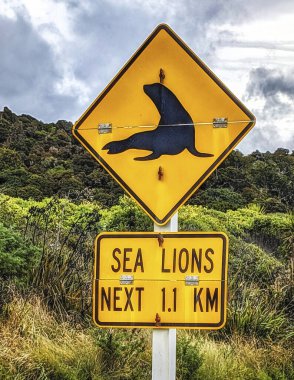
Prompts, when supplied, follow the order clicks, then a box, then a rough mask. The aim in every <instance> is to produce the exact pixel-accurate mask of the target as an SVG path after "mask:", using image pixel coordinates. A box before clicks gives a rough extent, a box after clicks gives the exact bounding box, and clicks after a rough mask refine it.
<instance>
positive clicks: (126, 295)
mask: <svg viewBox="0 0 294 380" xmlns="http://www.w3.org/2000/svg"><path fill="white" fill-rule="evenodd" d="M227 260H228V239H227V237H226V235H225V234H223V233H220V232H213V233H207V232H203V233H202V232H201V233H197V232H195V233H192V232H191V233H189V232H188V233H187V232H186V233H184V232H183V233H182V232H180V233H161V234H159V233H156V232H153V233H103V234H100V235H98V237H97V239H96V249H95V268H94V274H95V275H94V287H93V290H94V303H93V314H94V321H95V322H96V323H97V324H98V325H99V326H102V327H103V326H105V327H109V326H113V327H123V328H124V327H155V326H157V327H158V328H167V327H177V328H197V329H200V328H203V329H218V328H221V327H222V326H223V325H224V324H225V319H226V294H227Z"/></svg>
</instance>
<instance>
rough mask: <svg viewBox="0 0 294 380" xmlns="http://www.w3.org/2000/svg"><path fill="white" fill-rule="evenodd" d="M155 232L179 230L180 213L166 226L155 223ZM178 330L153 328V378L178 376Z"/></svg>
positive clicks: (167, 379) (169, 379)
mask: <svg viewBox="0 0 294 380" xmlns="http://www.w3.org/2000/svg"><path fill="white" fill-rule="evenodd" d="M154 231H155V232H178V213H175V214H174V216H173V217H172V218H171V219H170V221H169V222H168V223H167V224H166V225H164V226H158V225H157V224H155V223H154ZM176 341H177V330H176V329H166V330H156V329H154V330H153V334H152V380H175V378H176Z"/></svg>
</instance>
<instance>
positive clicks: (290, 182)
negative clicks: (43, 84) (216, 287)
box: [0, 108, 294, 212]
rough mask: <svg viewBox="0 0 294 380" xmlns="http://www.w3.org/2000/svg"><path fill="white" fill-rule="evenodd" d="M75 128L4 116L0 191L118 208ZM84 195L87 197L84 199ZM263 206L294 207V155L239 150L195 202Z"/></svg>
mask: <svg viewBox="0 0 294 380" xmlns="http://www.w3.org/2000/svg"><path fill="white" fill-rule="evenodd" d="M71 127H72V124H71V123H70V122H66V121H58V122H57V123H56V124H54V123H50V124H44V123H42V122H40V121H38V120H36V119H34V118H33V117H31V116H28V115H21V116H16V115H15V114H14V113H12V112H11V111H10V110H9V109H8V108H4V111H3V112H0V168H1V174H0V191H1V192H2V193H4V194H7V195H11V196H14V197H21V198H24V199H29V198H33V199H36V200H42V199H43V198H44V197H50V196H54V195H57V194H58V195H60V196H61V197H69V198H70V199H74V198H75V197H76V193H77V192H78V193H79V195H80V196H84V197H88V199H92V200H96V201H98V202H99V203H100V204H101V205H103V206H112V205H114V204H117V201H118V198H119V196H121V195H122V194H123V192H122V190H121V189H120V188H119V187H118V185H117V184H116V183H115V182H114V180H113V179H112V178H111V177H110V176H109V175H108V174H107V173H106V172H105V170H103V169H102V168H101V167H100V166H99V165H98V164H97V163H96V162H95V160H94V159H93V158H92V157H91V156H90V154H89V153H87V151H86V150H85V149H84V148H83V147H82V146H81V145H80V144H79V143H78V142H76V141H75V139H74V138H73V137H72V134H71ZM83 193H84V195H83ZM252 202H255V203H258V204H260V205H261V206H263V208H264V210H265V211H266V212H286V211H287V210H289V209H293V205H294V152H292V153H290V152H289V151H288V150H287V149H281V148H280V149H277V150H276V152H274V153H270V152H266V153H260V152H258V151H256V152H253V153H252V154H250V155H248V156H244V155H243V154H242V153H240V152H238V151H234V152H233V153H232V154H231V155H230V156H229V157H228V158H227V159H226V160H225V161H224V162H223V164H222V165H221V166H220V167H219V169H218V170H217V171H215V172H214V174H213V175H212V176H211V177H210V178H209V179H208V180H207V181H206V182H205V183H204V184H203V186H202V188H201V190H200V191H199V192H198V193H197V196H194V197H192V198H191V200H190V204H197V205H205V206H208V207H210V208H214V209H217V210H220V211H226V210H228V209H237V208H240V207H244V206H246V205H248V204H249V203H252Z"/></svg>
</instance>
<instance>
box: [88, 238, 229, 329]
mask: <svg viewBox="0 0 294 380" xmlns="http://www.w3.org/2000/svg"><path fill="white" fill-rule="evenodd" d="M160 233H161V234H162V236H163V237H164V238H181V239H187V238H221V239H222V240H223V252H222V278H221V302H220V308H221V316H220V321H219V322H218V323H160V327H161V328H187V329H188V328H196V329H197V328H198V329H201V328H206V329H209V328H210V329H218V328H220V327H222V326H223V324H224V322H225V315H226V313H225V311H226V295H225V287H226V285H227V284H226V262H227V252H228V238H227V236H226V235H225V234H223V233H220V232H216V233H191V232H186V233H185V232H160ZM158 235H159V232H157V233H156V232H150V233H144V232H142V233H117V234H116V233H111V234H105V233H101V234H99V235H98V236H97V239H96V244H95V264H94V278H93V296H94V297H93V298H94V299H93V320H94V322H95V324H97V325H98V326H99V327H120V328H128V327H133V328H140V327H144V328H146V327H149V328H156V322H155V321H154V322H127V323H126V322H101V321H99V312H98V299H99V277H100V276H99V274H100V272H99V269H100V266H99V264H100V263H99V258H100V242H101V240H102V239H121V238H124V239H125V238H138V239H145V238H148V239H150V238H151V239H152V238H153V239H157V238H158ZM157 328H158V327H157Z"/></svg>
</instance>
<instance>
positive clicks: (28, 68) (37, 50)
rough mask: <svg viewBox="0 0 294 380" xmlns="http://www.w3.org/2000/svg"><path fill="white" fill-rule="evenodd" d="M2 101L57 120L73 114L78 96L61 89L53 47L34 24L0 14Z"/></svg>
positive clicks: (22, 110)
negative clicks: (71, 109) (66, 94)
mask: <svg viewBox="0 0 294 380" xmlns="http://www.w3.org/2000/svg"><path fill="white" fill-rule="evenodd" d="M0 36H1V38H0V51H1V61H0V83H1V94H0V101H1V103H2V106H4V105H7V106H9V107H10V108H12V110H13V111H15V112H17V113H27V114H28V113H30V114H32V115H33V116H35V117H38V118H40V119H43V120H47V121H49V120H50V121H53V120H56V118H57V117H58V116H59V118H66V116H69V115H70V113H69V111H68V110H69V109H70V108H71V107H72V104H73V102H74V98H70V97H64V96H61V95H59V94H58V93H57V91H56V90H55V84H56V82H57V81H58V80H60V78H61V74H60V73H59V71H58V67H57V64H56V62H55V58H54V54H53V51H52V50H51V48H50V46H49V45H48V44H47V43H46V42H45V41H44V40H42V38H41V37H40V36H39V35H38V33H37V32H36V31H34V29H33V28H32V25H31V24H30V23H29V22H28V21H27V20H26V19H25V18H24V17H23V16H20V15H19V14H18V15H17V19H16V20H13V19H9V18H5V17H0Z"/></svg>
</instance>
